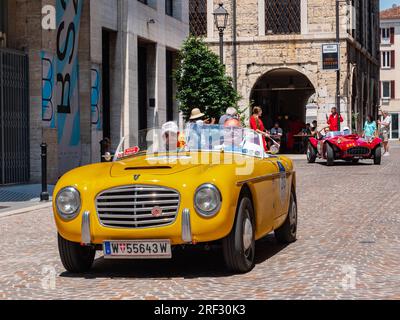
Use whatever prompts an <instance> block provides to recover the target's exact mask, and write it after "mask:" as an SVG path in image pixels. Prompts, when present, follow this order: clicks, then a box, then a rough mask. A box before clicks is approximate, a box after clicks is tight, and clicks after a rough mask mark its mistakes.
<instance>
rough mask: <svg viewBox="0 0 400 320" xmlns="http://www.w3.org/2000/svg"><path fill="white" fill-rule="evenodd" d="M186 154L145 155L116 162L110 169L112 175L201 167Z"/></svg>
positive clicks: (162, 173) (165, 172)
mask: <svg viewBox="0 0 400 320" xmlns="http://www.w3.org/2000/svg"><path fill="white" fill-rule="evenodd" d="M190 160H191V157H190V156H186V155H176V156H171V155H169V156H166V155H157V156H155V155H144V156H139V157H134V158H128V159H125V160H121V161H118V162H115V163H114V164H113V165H112V167H111V171H110V175H111V177H123V176H127V175H132V174H133V175H134V174H149V175H169V174H174V173H178V172H182V171H185V170H189V169H194V168H196V167H199V166H200V165H199V164H193V163H191V161H190Z"/></svg>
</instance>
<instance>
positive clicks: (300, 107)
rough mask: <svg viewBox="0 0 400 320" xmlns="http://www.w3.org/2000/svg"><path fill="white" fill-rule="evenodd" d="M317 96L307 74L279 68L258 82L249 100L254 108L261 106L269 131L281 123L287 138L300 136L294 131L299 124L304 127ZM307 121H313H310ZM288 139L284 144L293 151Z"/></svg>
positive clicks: (285, 147) (284, 147)
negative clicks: (310, 106) (288, 136)
mask: <svg viewBox="0 0 400 320" xmlns="http://www.w3.org/2000/svg"><path fill="white" fill-rule="evenodd" d="M314 94H315V88H314V86H313V85H312V83H311V81H310V80H309V79H308V78H307V77H306V76H305V75H304V74H302V73H301V72H298V71H296V70H293V69H289V68H279V69H274V70H272V71H270V72H267V73H266V74H264V75H263V76H261V77H260V78H259V79H258V80H257V82H256V84H255V85H254V87H253V89H252V92H251V95H250V101H251V102H252V104H253V105H254V106H260V107H262V109H263V118H264V119H263V120H264V124H265V126H266V127H267V128H268V129H270V128H272V127H273V126H274V123H275V122H278V123H279V124H280V127H281V128H282V129H283V131H284V133H285V135H284V137H285V138H287V134H288V133H289V132H290V133H291V135H292V136H293V134H297V133H298V132H291V131H293V130H296V131H297V128H298V127H299V125H298V124H299V123H303V125H304V126H305V122H306V118H307V108H306V106H307V104H308V102H309V100H310V97H311V96H312V95H314ZM307 120H308V121H310V118H308V119H307ZM312 120H314V119H312ZM315 120H316V118H315ZM294 123H295V124H296V125H293V124H294ZM294 128H295V129H294ZM300 130H301V129H300ZM300 130H299V131H300ZM287 140H288V139H284V141H283V149H284V150H286V151H291V150H287V149H292V147H293V146H292V143H290V141H287ZM289 140H290V139H289Z"/></svg>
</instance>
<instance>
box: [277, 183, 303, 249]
mask: <svg viewBox="0 0 400 320" xmlns="http://www.w3.org/2000/svg"><path fill="white" fill-rule="evenodd" d="M274 233H275V238H276V240H277V241H278V242H280V243H283V244H288V243H292V242H295V241H296V239H297V204H296V200H295V195H294V193H293V191H292V193H291V195H290V204H289V212H288V215H287V217H286V220H285V222H284V223H283V225H282V226H281V227H280V228H278V229H276V230H275V232H274Z"/></svg>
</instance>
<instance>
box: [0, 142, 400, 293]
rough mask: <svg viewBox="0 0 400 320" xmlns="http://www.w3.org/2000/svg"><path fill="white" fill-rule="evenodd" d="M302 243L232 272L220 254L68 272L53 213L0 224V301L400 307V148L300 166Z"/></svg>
mask: <svg viewBox="0 0 400 320" xmlns="http://www.w3.org/2000/svg"><path fill="white" fill-rule="evenodd" d="M296 168H297V172H298V202H299V239H298V241H297V242H296V243H294V244H291V245H289V246H286V247H285V246H280V245H278V244H277V243H276V242H275V240H274V237H273V236H268V237H266V238H265V239H263V240H262V241H260V242H259V243H257V265H256V267H255V269H254V270H253V271H251V272H250V273H248V274H244V275H231V274H229V273H226V272H225V270H224V264H223V261H222V258H221V254H220V252H219V251H218V249H214V248H213V249H211V251H205V250H200V249H195V250H193V249H191V250H188V249H186V250H184V251H182V250H179V251H178V252H175V253H174V259H173V260H171V261H118V262H117V261H104V260H103V259H102V258H101V257H99V258H98V259H97V260H96V262H95V265H94V268H93V271H92V272H90V273H88V274H85V275H72V274H69V273H67V272H65V271H64V269H63V267H62V265H61V263H60V260H59V257H58V251H57V242H56V230H55V225H54V222H53V218H52V214H51V211H50V210H49V209H42V210H38V211H34V212H30V213H26V214H23V215H16V216H11V217H4V218H0V245H1V250H0V299H400V273H399V266H400V148H399V146H398V145H397V146H396V147H395V148H392V150H391V156H390V157H388V158H384V161H383V164H382V166H374V165H372V164H371V161H365V162H362V163H361V164H359V165H354V164H348V163H340V162H338V164H337V165H336V166H335V167H327V166H325V164H324V163H322V162H320V163H316V164H313V165H308V164H307V163H306V162H305V161H304V160H297V161H296Z"/></svg>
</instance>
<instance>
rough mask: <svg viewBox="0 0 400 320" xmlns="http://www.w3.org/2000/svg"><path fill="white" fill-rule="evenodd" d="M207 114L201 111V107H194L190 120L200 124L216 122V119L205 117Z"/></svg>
mask: <svg viewBox="0 0 400 320" xmlns="http://www.w3.org/2000/svg"><path fill="white" fill-rule="evenodd" d="M205 116H206V115H205V114H204V113H202V112H201V111H200V109H199V108H194V109H193V110H192V112H191V114H190V118H189V122H191V123H196V124H198V125H202V124H215V119H214V118H213V119H211V120H210V119H204V118H205Z"/></svg>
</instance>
